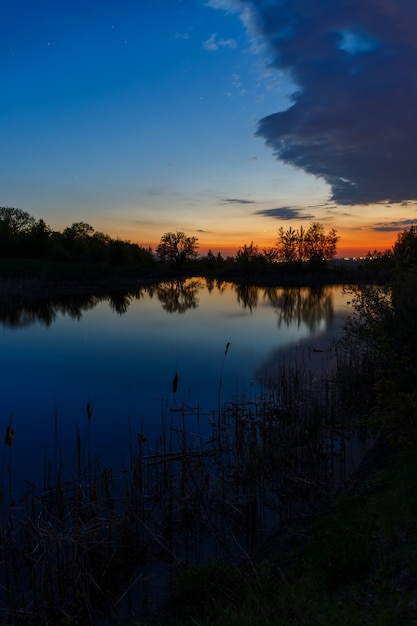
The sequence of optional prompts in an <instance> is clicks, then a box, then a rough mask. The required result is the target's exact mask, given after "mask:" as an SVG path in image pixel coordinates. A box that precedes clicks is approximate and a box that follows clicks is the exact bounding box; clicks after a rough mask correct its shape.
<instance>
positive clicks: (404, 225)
mask: <svg viewBox="0 0 417 626" xmlns="http://www.w3.org/2000/svg"><path fill="white" fill-rule="evenodd" d="M412 223H413V220H398V221H396V222H380V223H378V224H375V225H374V226H372V228H371V230H373V231H375V232H379V233H382V232H392V231H394V232H395V231H398V230H407V229H408V228H410V226H411V224H412Z"/></svg>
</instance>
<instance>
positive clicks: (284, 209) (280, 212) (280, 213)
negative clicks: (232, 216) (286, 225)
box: [254, 206, 314, 220]
mask: <svg viewBox="0 0 417 626" xmlns="http://www.w3.org/2000/svg"><path fill="white" fill-rule="evenodd" d="M254 215H261V216H262V217H272V218H274V219H277V220H312V219H314V215H310V214H308V213H304V212H303V210H302V209H300V208H297V207H289V206H281V207H277V208H276V209H261V210H260V211H255V213H254Z"/></svg>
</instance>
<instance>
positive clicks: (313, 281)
mask: <svg viewBox="0 0 417 626" xmlns="http://www.w3.org/2000/svg"><path fill="white" fill-rule="evenodd" d="M190 277H201V278H206V279H207V280H214V281H227V282H235V283H237V284H251V285H256V286H282V287H292V286H294V287H300V286H320V285H331V284H339V285H342V284H348V283H355V284H360V283H365V282H372V281H373V280H375V276H373V275H372V273H371V272H370V271H369V270H367V269H366V268H365V267H364V266H363V264H361V263H359V262H355V263H353V262H343V261H339V262H335V263H333V264H331V265H330V266H328V267H327V268H324V269H322V270H320V271H311V270H309V269H308V268H307V267H306V268H304V269H303V270H300V269H299V268H298V269H297V268H290V267H278V265H277V264H274V266H271V265H270V266H265V267H263V268H262V269H253V268H252V269H247V270H242V268H239V267H234V266H231V267H229V266H227V265H226V266H224V267H221V268H217V269H213V268H207V267H202V266H201V264H199V263H198V262H195V263H191V262H190V263H188V264H187V266H185V267H182V268H175V267H172V266H170V265H169V264H162V263H159V264H158V263H155V264H154V265H152V267H143V268H137V267H136V268H126V267H121V268H117V267H113V266H106V265H103V264H92V263H65V262H52V261H47V262H46V261H42V260H36V259H35V260H31V259H29V260H27V259H0V306H3V307H4V306H6V307H7V306H16V305H21V304H24V303H26V302H29V301H33V300H41V299H46V298H49V297H52V296H62V295H80V294H85V293H89V294H92V295H100V294H103V293H106V292H107V293H108V292H115V291H123V290H124V291H129V290H132V289H136V288H138V287H141V286H145V285H149V284H153V283H158V282H162V281H169V280H184V279H186V278H190Z"/></svg>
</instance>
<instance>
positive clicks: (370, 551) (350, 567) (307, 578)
mask: <svg viewBox="0 0 417 626" xmlns="http://www.w3.org/2000/svg"><path fill="white" fill-rule="evenodd" d="M416 486H417V460H416V457H415V454H414V453H413V450H412V449H410V447H409V446H404V445H403V446H398V445H391V444H390V443H389V442H388V441H387V439H386V438H380V439H379V440H378V442H377V443H376V445H375V446H374V447H373V449H372V450H371V451H370V452H369V453H368V455H367V456H366V457H365V459H364V461H363V462H362V464H361V465H360V467H359V468H358V469H357V470H356V471H355V472H354V474H353V475H352V476H351V478H350V480H349V481H348V482H347V483H346V484H345V485H344V486H343V488H342V489H341V490H340V491H339V492H338V494H336V495H335V496H334V497H332V498H331V499H329V498H325V499H323V500H321V501H318V502H317V503H316V505H315V507H313V508H312V510H311V512H310V513H309V514H308V515H306V516H302V517H297V518H295V519H292V520H288V521H287V522H286V523H285V525H284V526H283V528H281V529H280V531H279V532H278V533H277V534H275V535H274V536H272V537H271V538H270V539H269V540H268V541H267V542H266V543H265V544H264V545H263V546H262V548H261V549H260V551H259V553H258V555H257V557H256V558H253V559H252V560H250V561H247V562H246V563H245V564H244V565H242V566H241V567H240V568H230V567H227V565H225V564H224V563H218V564H215V565H214V566H213V565H212V564H211V565H209V566H208V567H207V568H205V569H204V568H203V569H200V570H193V571H189V572H186V573H185V574H184V575H183V577H182V579H180V580H179V581H178V580H177V581H175V583H174V584H173V586H172V588H171V595H170V596H169V600H168V603H167V605H166V611H165V613H164V615H163V616H162V617H161V618H160V619H155V621H154V622H149V624H151V623H154V624H158V626H161V625H162V624H170V625H171V624H172V625H174V624H177V625H178V624H181V625H184V626H185V625H190V624H195V623H198V624H200V625H201V626H215V625H216V626H241V625H244V626H249V625H250V626H258V625H259V626H274V625H276V624H285V625H304V624H328V625H329V626H330V625H331V626H334V625H340V626H357V625H358V624H384V625H387V626H388V625H391V624H392V625H394V624H404V626H405V625H406V624H411V623H414V620H415V615H416V610H417V538H416V534H415V523H416V519H417V506H416V504H415V489H416Z"/></svg>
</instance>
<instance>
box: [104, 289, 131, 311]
mask: <svg viewBox="0 0 417 626" xmlns="http://www.w3.org/2000/svg"><path fill="white" fill-rule="evenodd" d="M131 302H132V296H131V295H130V294H128V293H123V292H119V293H112V294H111V296H109V307H110V308H111V310H112V311H113V313H117V314H118V315H124V314H125V313H127V310H128V308H129V306H130V303H131Z"/></svg>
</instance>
